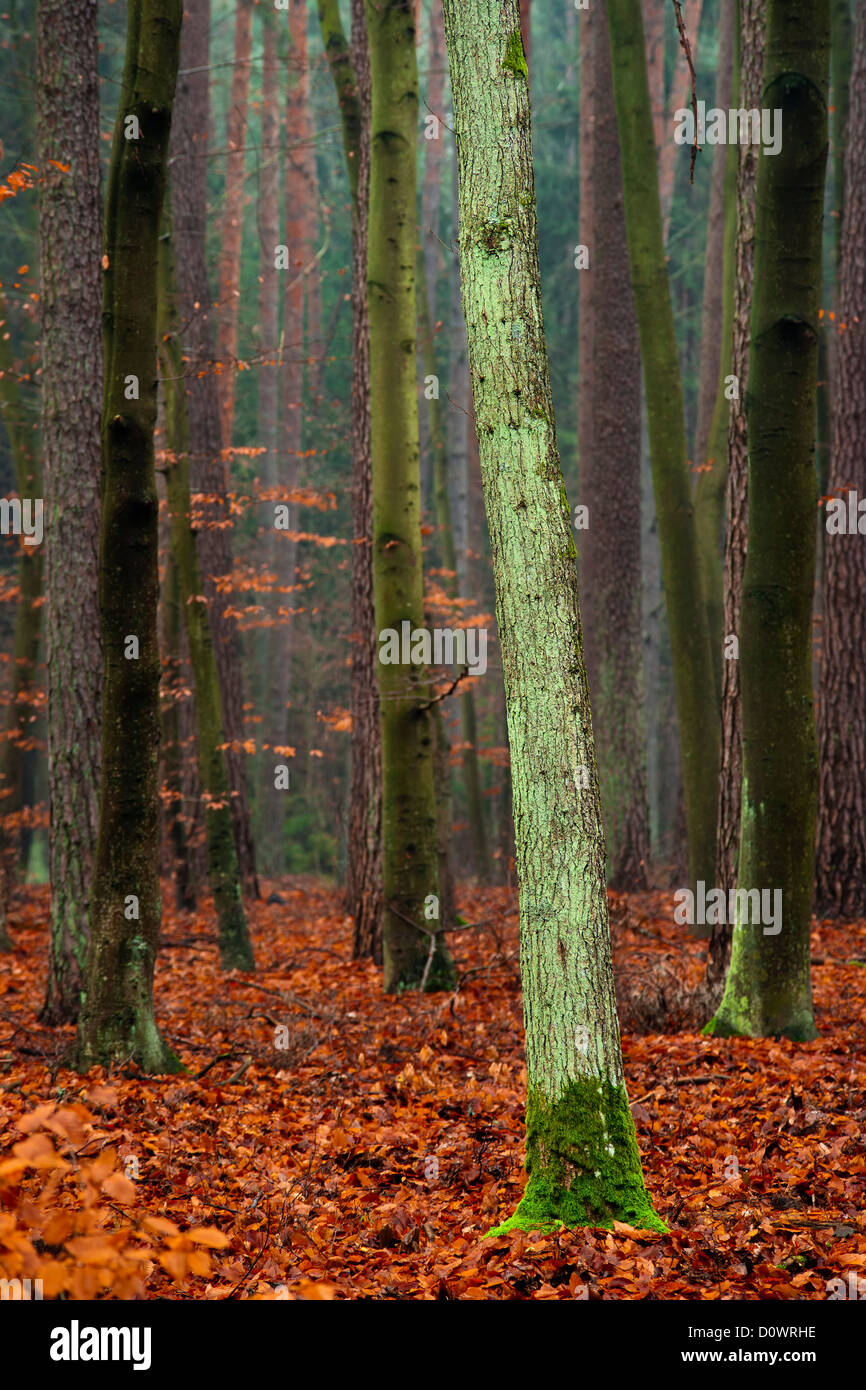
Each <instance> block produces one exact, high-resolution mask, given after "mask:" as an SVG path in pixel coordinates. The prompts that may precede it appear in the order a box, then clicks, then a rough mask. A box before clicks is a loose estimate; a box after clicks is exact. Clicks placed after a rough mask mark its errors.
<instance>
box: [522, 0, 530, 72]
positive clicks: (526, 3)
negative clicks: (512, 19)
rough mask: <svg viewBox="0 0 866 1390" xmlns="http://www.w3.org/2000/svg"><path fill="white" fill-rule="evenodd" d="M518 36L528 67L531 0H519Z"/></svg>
mask: <svg viewBox="0 0 866 1390" xmlns="http://www.w3.org/2000/svg"><path fill="white" fill-rule="evenodd" d="M520 37H521V39H522V40H523V52H524V55H525V57H526V66H527V68H528V67H529V65H530V62H531V61H532V0H520Z"/></svg>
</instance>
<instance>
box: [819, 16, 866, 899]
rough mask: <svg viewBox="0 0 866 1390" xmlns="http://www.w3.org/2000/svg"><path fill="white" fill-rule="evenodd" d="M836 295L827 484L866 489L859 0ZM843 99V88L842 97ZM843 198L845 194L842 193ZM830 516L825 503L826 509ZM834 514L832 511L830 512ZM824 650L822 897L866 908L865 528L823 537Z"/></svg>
mask: <svg viewBox="0 0 866 1390" xmlns="http://www.w3.org/2000/svg"><path fill="white" fill-rule="evenodd" d="M855 14H856V25H855V39H854V65H853V71H852V74H851V88H850V97H851V105H850V119H849V122H848V149H847V155H846V161H845V184H844V186H845V198H844V216H843V223H842V243H841V256H840V262H839V282H838V297H837V304H836V329H837V337H836V343H835V347H834V357H835V368H836V371H835V377H834V387H835V391H836V397H835V405H834V410H833V450H832V455H831V459H832V462H831V472H830V480H829V494H830V496H832V497H834V498H842V499H843V501H844V502H845V504H846V507H847V505H848V494H849V491H852V492H854V493H855V494H856V497H857V498H858V499H862V498H864V497H866V466H864V454H863V430H864V422H866V370H864V368H866V257H864V248H863V238H864V227H866V223H864V213H866V136H864V131H863V121H864V118H866V3H864V0H858V3H857V7H856V12H855ZM836 99H837V100H838V96H837V98H836ZM837 201H838V199H837ZM821 515H822V516H823V515H824V513H823V512H822V513H821ZM829 520H830V518H829V517H828V521H829ZM824 546H825V550H824V555H825V561H824V632H823V636H824V642H823V648H824V657H823V665H822V671H821V700H820V709H819V724H818V729H819V748H820V757H819V764H818V765H819V769H820V780H819V798H818V854H817V866H816V904H817V908H818V911H819V912H820V913H821V914H822V915H826V916H834V917H835V916H842V917H863V916H866V797H864V787H863V766H864V760H866V568H864V565H863V556H862V551H861V546H862V542H861V540H860V536H859V533H858V534H857V535H854V536H852V535H850V534H849V535H839V534H832V533H829V534H826V535H825V541H824Z"/></svg>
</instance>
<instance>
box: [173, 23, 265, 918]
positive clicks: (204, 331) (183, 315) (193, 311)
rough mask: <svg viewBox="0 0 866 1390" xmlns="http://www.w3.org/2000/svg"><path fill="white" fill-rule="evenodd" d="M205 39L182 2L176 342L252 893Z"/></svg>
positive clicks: (176, 128) (234, 800)
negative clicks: (211, 232)
mask: <svg viewBox="0 0 866 1390" xmlns="http://www.w3.org/2000/svg"><path fill="white" fill-rule="evenodd" d="M209 38H210V0H186V9H185V15H184V26H183V60H182V64H181V75H180V78H179V80H178V84H177V109H176V113H175V120H174V124H173V131H172V147H171V159H172V199H173V205H174V245H175V263H176V266H177V290H178V313H179V317H180V321H181V324H182V325H183V331H182V343H183V349H184V357H185V358H186V359H187V360H188V368H187V370H188V374H189V375H188V388H187V412H188V416H189V435H190V451H191V484H192V490H193V493H198V494H200V495H201V496H202V498H203V500H202V502H201V503H200V504H199V509H200V512H201V522H200V525H199V529H198V532H197V538H196V539H197V549H198V553H199V564H200V566H201V571H202V575H203V577H204V592H205V597H206V599H207V603H208V613H209V616H210V624H211V633H212V635H213V644H214V651H215V652H216V659H217V667H218V670H219V673H220V686H221V689H222V701H223V718H224V721H225V732H226V738H227V740H228V747H227V749H226V761H227V764H228V770H229V785H230V787H231V807H232V823H233V825H234V832H235V846H236V850H237V856H238V863H239V864H240V869H241V879H242V882H243V885H244V889H245V891H246V892H247V893H249V894H251V895H252V896H253V897H258V882H257V879H256V868H255V852H254V848H253V838H252V831H251V828H250V814H249V802H248V796H247V777H246V761H245V758H246V754H245V750H244V743H245V738H244V716H243V676H242V667H241V659H240V641H239V638H238V631H237V627H236V624H235V620H234V619H233V618H231V617H229V616H228V614H227V609H228V608H229V607H230V606H231V601H232V595H231V575H232V568H233V564H232V544H231V519H230V516H229V510H228V505H227V497H226V494H227V493H228V491H229V483H228V471H227V469H226V465H225V461H224V458H223V452H222V424H221V420H220V407H219V397H218V395H217V376H216V373H215V371H214V361H213V348H214V343H213V329H212V323H211V316H210V306H211V304H212V299H213V297H212V295H211V292H210V287H209V285H208V274H207V262H206V259H205V232H206V227H207V150H208V144H209V131H210V100H209V82H210V69H209V67H208V62H209Z"/></svg>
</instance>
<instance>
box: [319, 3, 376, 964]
mask: <svg viewBox="0 0 866 1390" xmlns="http://www.w3.org/2000/svg"><path fill="white" fill-rule="evenodd" d="M319 21H320V24H321V27H322V40H323V43H324V46H325V52H326V54H327V57H328V62H329V63H330V66H331V73H332V76H333V79H334V86H335V87H336V90H337V99H338V101H339V104H340V118H341V122H342V127H343V149H344V151H345V155H346V168H347V171H348V175H349V187H350V189H351V191H352V539H353V545H352V634H353V636H352V689H351V703H352V765H351V773H350V779H349V827H348V842H349V854H348V863H347V868H346V910H347V911H348V912H349V913H350V914H351V916H352V919H353V921H354V923H355V930H354V937H353V943H352V955H353V957H354V959H355V960H360V959H363V958H364V957H367V956H371V957H372V958H373V959H374V960H375V961H376V963H377V964H380V965H381V963H382V841H381V831H382V779H381V768H382V741H381V740H382V735H381V727H380V717H379V686H378V681H377V673H376V651H377V648H376V618H375V611H374V601H373V551H372V543H371V542H372V535H373V492H372V457H371V447H370V399H369V397H370V334H369V324H368V318H367V215H368V208H369V193H370V63H369V54H368V51H367V22H366V19H365V16H364V0H352V29H351V44H350V45H347V43H346V38H345V34H344V33H343V28H342V24H341V21H340V11H339V7H338V5H337V3H336V0H319Z"/></svg>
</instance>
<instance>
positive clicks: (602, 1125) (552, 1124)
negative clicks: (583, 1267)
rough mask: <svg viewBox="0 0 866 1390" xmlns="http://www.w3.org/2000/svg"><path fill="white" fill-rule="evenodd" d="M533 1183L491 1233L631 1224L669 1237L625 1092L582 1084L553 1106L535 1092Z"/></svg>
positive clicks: (530, 1149) (529, 1107) (530, 1119)
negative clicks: (642, 1158) (648, 1187)
mask: <svg viewBox="0 0 866 1390" xmlns="http://www.w3.org/2000/svg"><path fill="white" fill-rule="evenodd" d="M526 1171H527V1173H528V1174H529V1180H528V1182H527V1184H526V1190H525V1191H524V1194H523V1198H522V1200H521V1202H520V1204H519V1205H518V1208H517V1210H516V1212H515V1213H514V1215H513V1216H512V1217H510V1218H509V1220H508V1221H505V1222H503V1224H502V1225H500V1226H496V1227H494V1228H493V1230H491V1231H489V1232H488V1234H489V1235H491V1236H500V1235H504V1234H506V1233H507V1232H508V1231H514V1230H523V1231H539V1230H540V1231H553V1230H557V1229H558V1228H559V1227H561V1226H601V1227H603V1228H605V1229H607V1230H610V1229H611V1227H612V1225H613V1222H614V1221H624V1222H627V1223H628V1224H629V1225H631V1226H636V1227H638V1228H640V1229H642V1230H652V1231H659V1232H662V1233H665V1232H666V1231H667V1229H668V1228H667V1226H666V1225H665V1223H664V1222H663V1221H662V1220H661V1218H660V1217H659V1216H657V1215H656V1213H655V1212H654V1211H653V1207H652V1203H651V1201H650V1199H649V1196H648V1194H647V1190H646V1188H645V1186H644V1181H643V1173H642V1170H641V1161H640V1153H639V1152H638V1147H637V1139H636V1137H635V1130H634V1121H633V1120H632V1117H631V1111H630V1110H629V1106H628V1096H627V1095H626V1092H625V1087H623V1086H613V1085H611V1083H610V1082H608V1081H602V1080H599V1079H590V1078H581V1079H580V1080H577V1081H572V1082H570V1083H569V1085H568V1088H567V1090H566V1091H565V1094H564V1095H563V1097H562V1098H561V1100H559V1101H557V1102H555V1103H554V1104H551V1103H550V1102H549V1101H548V1100H547V1099H546V1098H545V1097H543V1096H542V1095H540V1094H539V1093H538V1092H537V1091H535V1090H533V1089H532V1088H530V1091H529V1096H528V1098H527V1103H526Z"/></svg>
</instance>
